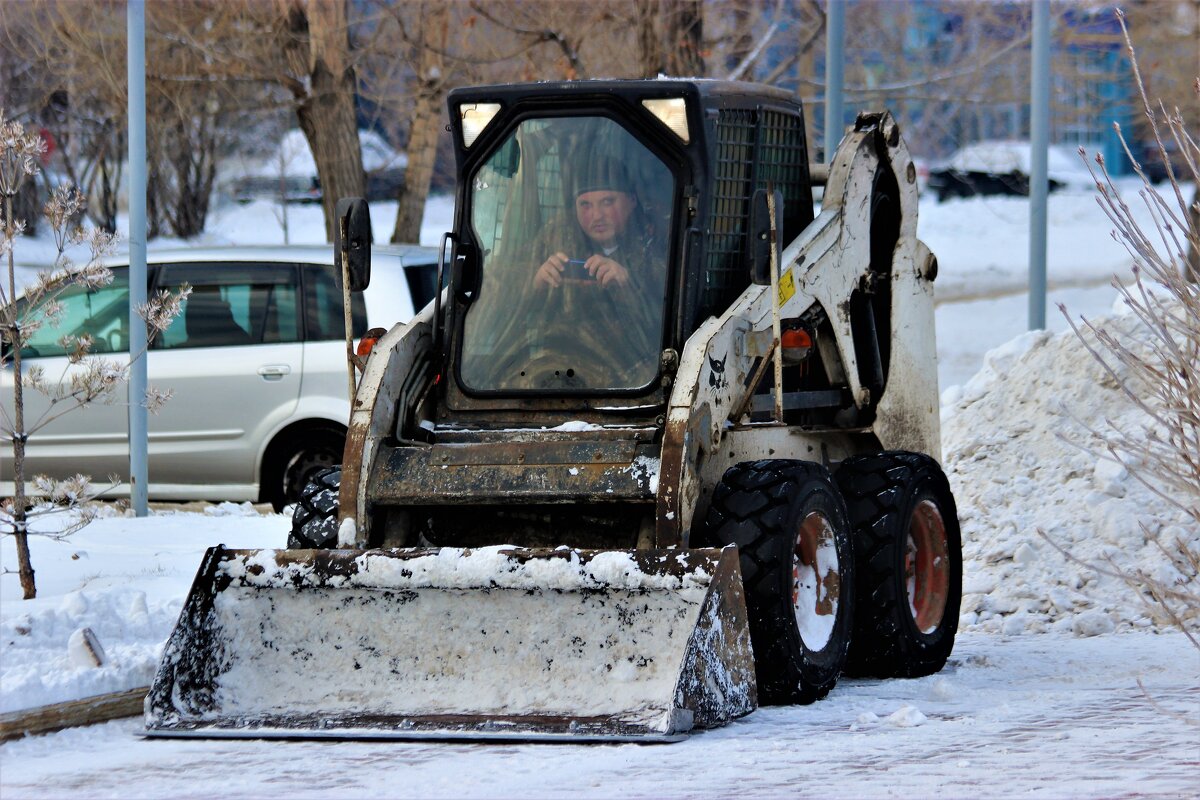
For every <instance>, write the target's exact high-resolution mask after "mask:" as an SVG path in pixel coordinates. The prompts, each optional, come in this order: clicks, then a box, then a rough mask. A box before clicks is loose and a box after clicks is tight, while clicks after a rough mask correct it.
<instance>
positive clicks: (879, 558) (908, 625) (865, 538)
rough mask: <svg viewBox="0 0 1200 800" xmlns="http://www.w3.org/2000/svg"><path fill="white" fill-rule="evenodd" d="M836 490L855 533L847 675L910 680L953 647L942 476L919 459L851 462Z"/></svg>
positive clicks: (953, 549)
mask: <svg viewBox="0 0 1200 800" xmlns="http://www.w3.org/2000/svg"><path fill="white" fill-rule="evenodd" d="M837 482H838V485H839V487H840V488H841V491H842V496H843V497H844V498H845V501H846V506H847V508H848V510H849V512H850V522H851V525H852V526H853V528H854V550H855V573H856V577H857V597H856V598H855V621H854V636H853V639H852V644H851V647H850V655H849V659H848V661H847V664H846V672H847V674H849V675H854V676H867V675H870V676H875V677H880V678H890V677H904V678H916V677H920V676H923V675H932V674H933V673H935V672H937V671H938V670H940V669H941V668H942V667H943V666H944V665H945V663H946V659H947V658H948V657H949V656H950V651H951V650H952V649H953V647H954V636H955V633H956V632H957V630H958V611H959V603H960V600H961V597H962V539H961V534H960V532H959V526H958V511H957V509H956V508H955V504H954V496H953V494H951V492H950V484H949V483H948V482H947V480H946V476H945V474H944V473H943V472H942V469H941V467H939V466H938V463H937V462H936V461H934V460H933V459H932V458H930V457H929V456H927V455H923V454H920V453H906V452H887V453H878V454H874V455H862V456H853V457H851V458H848V459H846V460H845V461H843V462H842V463H841V466H839V467H838V470H837Z"/></svg>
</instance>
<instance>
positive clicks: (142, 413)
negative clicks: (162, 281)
mask: <svg viewBox="0 0 1200 800" xmlns="http://www.w3.org/2000/svg"><path fill="white" fill-rule="evenodd" d="M127 9H128V14H127V19H128V23H129V29H128V36H129V46H128V52H129V57H128V64H127V67H128V82H129V357H130V358H131V359H134V360H133V362H132V363H131V364H130V365H129V491H130V500H131V501H132V502H133V511H134V514H136V515H137V516H139V517H144V516H146V514H147V513H148V512H147V508H146V482H147V480H148V479H147V475H146V405H145V397H146V358H147V354H146V324H145V323H144V322H143V321H142V319H141V318H140V317H139V316H138V313H137V310H138V308H139V307H141V306H142V305H144V304H145V302H146V3H145V0H129V4H128V6H127Z"/></svg>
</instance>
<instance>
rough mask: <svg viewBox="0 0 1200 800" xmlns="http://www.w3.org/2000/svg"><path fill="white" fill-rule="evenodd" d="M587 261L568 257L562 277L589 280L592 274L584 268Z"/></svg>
mask: <svg viewBox="0 0 1200 800" xmlns="http://www.w3.org/2000/svg"><path fill="white" fill-rule="evenodd" d="M586 263H587V261H586V260H584V259H582V258H568V259H567V263H566V266H565V267H563V273H562V274H563V277H564V278H569V279H570V280H575V281H590V280H592V276H591V275H590V274H589V273H588V271H587V270H586V269H585V268H584V266H583V265H584V264H586Z"/></svg>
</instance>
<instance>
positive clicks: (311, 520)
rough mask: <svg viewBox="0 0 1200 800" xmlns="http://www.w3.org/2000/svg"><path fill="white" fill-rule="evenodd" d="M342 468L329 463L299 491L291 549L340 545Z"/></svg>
mask: <svg viewBox="0 0 1200 800" xmlns="http://www.w3.org/2000/svg"><path fill="white" fill-rule="evenodd" d="M341 485H342V468H341V467H329V468H327V469H323V470H321V471H319V472H317V473H316V474H314V475H313V476H312V480H311V481H309V483H308V485H307V486H305V487H304V489H302V490H301V492H300V500H299V502H298V503H296V511H295V513H293V514H292V532H291V533H289V534H288V548H289V549H291V550H307V549H322V548H330V547H336V546H337V525H338V519H337V517H338V489H339V487H340V486H341Z"/></svg>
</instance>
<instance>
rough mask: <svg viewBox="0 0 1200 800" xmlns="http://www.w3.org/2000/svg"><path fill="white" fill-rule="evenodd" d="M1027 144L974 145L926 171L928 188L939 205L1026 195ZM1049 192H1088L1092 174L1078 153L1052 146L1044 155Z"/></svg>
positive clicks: (1027, 174)
mask: <svg viewBox="0 0 1200 800" xmlns="http://www.w3.org/2000/svg"><path fill="white" fill-rule="evenodd" d="M1032 160H1033V159H1032V152H1031V146H1030V144H1029V142H1020V141H984V142H976V143H975V144H971V145H968V146H966V147H964V148H962V149H961V150H959V151H957V152H956V153H954V155H952V156H951V157H950V158H949V159H948V160H947V161H945V162H944V163H942V164H940V165H938V166H936V167H933V168H931V169H930V170H929V183H928V189H929V191H931V192H933V193H934V194H935V195H936V196H937V199H938V202H939V203H940V202H943V201H945V200H949V199H950V198H953V197H974V196H975V195H1017V196H1028V195H1029V173H1030V171H1031V165H1032ZM1047 172H1048V178H1049V186H1050V191H1052V192H1054V191H1057V190H1059V189H1063V188H1068V187H1069V188H1073V189H1089V188H1091V187H1092V186H1093V182H1092V178H1091V175H1090V174H1089V173H1088V171H1087V168H1086V167H1085V166H1084V164H1083V161H1082V160H1081V159H1080V158H1079V155H1078V154H1077V153H1074V152H1072V151H1071V150H1070V149H1069V148H1066V147H1058V146H1052V147H1050V148H1049V151H1048V153H1047Z"/></svg>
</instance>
